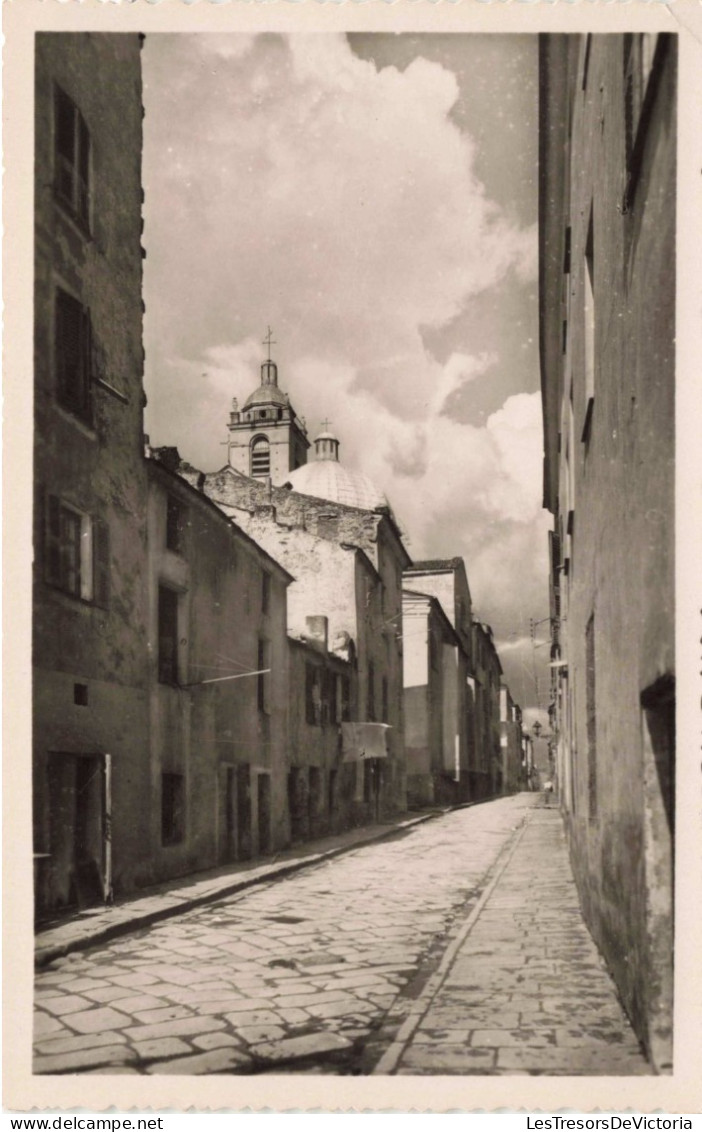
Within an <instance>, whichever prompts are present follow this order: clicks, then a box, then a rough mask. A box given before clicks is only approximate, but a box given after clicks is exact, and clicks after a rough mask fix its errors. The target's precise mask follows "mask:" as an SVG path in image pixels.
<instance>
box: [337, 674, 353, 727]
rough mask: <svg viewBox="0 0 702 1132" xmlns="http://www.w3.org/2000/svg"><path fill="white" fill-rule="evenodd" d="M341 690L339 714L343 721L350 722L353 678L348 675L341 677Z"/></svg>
mask: <svg viewBox="0 0 702 1132" xmlns="http://www.w3.org/2000/svg"><path fill="white" fill-rule="evenodd" d="M340 692H341V703H340V706H339V716H340V718H341V720H342V722H348V721H349V720H350V719H351V680H350V679H349V677H348V676H342V677H341V679H340Z"/></svg>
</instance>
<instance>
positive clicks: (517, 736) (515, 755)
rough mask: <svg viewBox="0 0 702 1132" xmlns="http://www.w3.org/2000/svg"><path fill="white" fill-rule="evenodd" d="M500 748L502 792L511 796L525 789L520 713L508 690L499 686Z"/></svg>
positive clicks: (503, 685)
mask: <svg viewBox="0 0 702 1132" xmlns="http://www.w3.org/2000/svg"><path fill="white" fill-rule="evenodd" d="M500 748H501V750H502V792H503V794H513V793H514V792H515V791H516V790H523V789H525V788H526V782H527V778H526V760H525V758H524V751H523V742H522V712H521V708H520V707H519V704H515V702H514V700H513V699H512V696H511V694H510V690H509V688H508V687H507V685H506V684H505V683H504V682H503V683H502V684H501V685H500Z"/></svg>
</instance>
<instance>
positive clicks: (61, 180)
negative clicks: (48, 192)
mask: <svg viewBox="0 0 702 1132" xmlns="http://www.w3.org/2000/svg"><path fill="white" fill-rule="evenodd" d="M54 107H55V112H54V118H55V121H54V189H55V192H56V196H57V197H58V198H59V199H60V201H61V203H62V204H63V205H65V207H66V208H67V209H68V210H69V211H70V212H71V213H72V214H73V216H74V217H75V218H76V219H78V220H80V221H81V223H82V224H83V225H85V227H86V228H87V227H88V222H89V217H90V189H89V184H90V134H89V132H88V127H87V126H86V124H85V121H84V120H83V116H82V114H81V113H80V111H79V110H78V107H77V106H76V105H75V103H74V102H73V100H72V99H70V98H69V97H68V95H67V94H65V93H64V92H63V91H62V90H61V88H60V87H56V91H55V100H54Z"/></svg>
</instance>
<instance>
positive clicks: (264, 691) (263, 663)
mask: <svg viewBox="0 0 702 1132" xmlns="http://www.w3.org/2000/svg"><path fill="white" fill-rule="evenodd" d="M270 656H271V646H270V641H264V640H263V638H260V639H259V642H258V664H257V666H256V667H257V669H258V677H257V682H256V683H257V688H256V698H257V702H258V710H259V711H262V712H265V713H266V715H269V714H270V710H271V709H270V695H269V688H270V683H269V677H270V671H269V670H270V663H271V661H270Z"/></svg>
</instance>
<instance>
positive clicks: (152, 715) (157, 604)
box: [139, 449, 291, 884]
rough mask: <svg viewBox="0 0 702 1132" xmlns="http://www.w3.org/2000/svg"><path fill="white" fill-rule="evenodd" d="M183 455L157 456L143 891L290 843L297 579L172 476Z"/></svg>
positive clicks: (152, 475)
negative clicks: (291, 592)
mask: <svg viewBox="0 0 702 1132" xmlns="http://www.w3.org/2000/svg"><path fill="white" fill-rule="evenodd" d="M173 454H174V450H173V449H170V450H168V449H167V450H165V451H164V452H163V453H161V454H160V456H161V458H160V459H159V458H158V456H159V453H158V451H156V452H155V453H154V455H155V457H156V458H153V459H150V460H149V461H148V473H149V504H148V547H149V558H148V575H147V591H148V608H149V619H148V622H147V641H148V654H149V655H148V675H149V683H148V688H149V732H148V734H149V750H150V774H151V777H150V784H149V798H150V805H149V813H150V825H149V836H148V844H149V846H150V851H149V853H148V854H145V857H144V866H143V873H142V875H141V876H140V877H139V880H140V882H141V883H142V884H143V883H149V882H153V881H158V880H162V879H165V878H167V877H171V876H179V875H183V874H185V873H188V872H192V871H195V870H197V869H204V868H210V867H212V866H214V865H218V864H225V863H227V862H229V861H240V860H246V859H248V858H250V857H258V856H265V855H266V854H268V853H271V852H275V851H276V850H278V849H281V848H282V847H283V846H285V845H286V844H288V841H289V821H288V812H287V773H288V744H287V735H288V710H287V697H288V687H289V672H288V661H289V657H288V648H287V635H286V619H287V618H286V589H287V586H288V584H289V583H290V580H291V579H290V576H289V575H288V574H287V572H286V571H285V570H284V569H283V568H282V567H281V566H280V565H279V564H278V563H277V562H276V561H274V560H273V559H272V558H271V557H270V556H269V555H267V554H266V553H265V551H264V550H263V549H262V548H261V547H259V546H258V545H257V544H256V543H255V542H254V541H253V540H252V539H250V538H249V537H248V536H247V535H246V534H245V533H244V532H243V531H242V530H240V529H239V528H237V527H236V526H235V524H233V523H232V522H231V521H230V520H229V519H228V518H227V517H226V516H225V515H223V514H222V512H221V511H220V510H219V509H218V508H217V507H215V506H214V504H212V503H211V502H210V500H209V499H208V498H207V497H206V496H204V495H203V494H202V492H199V491H197V490H196V489H195V488H193V487H192V486H191V485H190V484H188V483H187V482H185V481H184V480H183V479H182V478H181V477H180V476H178V475H177V474H175V473H174V471H173V470H171V469H172V466H173V463H175V460H177V454H175V458H174V455H173ZM169 456H170V459H169ZM164 460H165V461H166V463H164V462H163V461H164ZM169 463H170V464H171V468H169V467H168V466H166V465H167V464H169Z"/></svg>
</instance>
